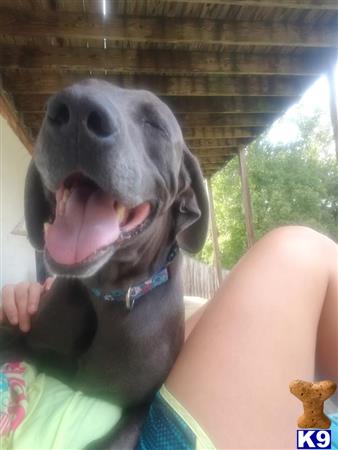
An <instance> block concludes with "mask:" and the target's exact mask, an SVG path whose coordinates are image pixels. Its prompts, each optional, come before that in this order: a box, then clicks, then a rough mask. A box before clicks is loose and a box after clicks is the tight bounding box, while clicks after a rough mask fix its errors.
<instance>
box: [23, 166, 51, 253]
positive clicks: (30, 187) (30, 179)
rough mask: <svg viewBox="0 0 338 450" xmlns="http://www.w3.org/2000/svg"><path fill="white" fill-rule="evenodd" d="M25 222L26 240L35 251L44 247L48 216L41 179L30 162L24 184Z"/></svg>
mask: <svg viewBox="0 0 338 450" xmlns="http://www.w3.org/2000/svg"><path fill="white" fill-rule="evenodd" d="M24 206H25V222H26V228H27V234H28V239H29V241H30V243H31V244H32V245H33V247H34V248H35V249H36V250H42V249H43V247H44V233H43V224H44V223H45V222H47V221H48V219H49V216H50V206H49V204H48V202H47V200H46V197H45V194H44V190H43V185H42V181H41V177H40V174H39V172H38V171H37V168H36V166H35V164H34V162H33V161H31V162H30V164H29V167H28V171H27V175H26V183H25V205H24Z"/></svg>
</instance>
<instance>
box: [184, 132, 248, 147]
mask: <svg viewBox="0 0 338 450" xmlns="http://www.w3.org/2000/svg"><path fill="white" fill-rule="evenodd" d="M246 134H251V136H245V137H240V136H237V137H236V138H218V139H210V138H209V139H189V138H185V140H186V142H187V145H188V147H189V148H192V149H193V151H198V150H199V149H204V148H212V149H224V148H225V147H227V146H228V147H232V145H229V143H230V142H231V141H235V142H237V141H240V144H239V146H240V145H242V142H243V145H245V144H247V145H248V144H249V143H250V142H251V141H252V140H253V139H254V138H255V137H256V135H252V134H253V133H246Z"/></svg>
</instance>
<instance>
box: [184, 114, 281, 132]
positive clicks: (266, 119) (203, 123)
mask: <svg viewBox="0 0 338 450" xmlns="http://www.w3.org/2000/svg"><path fill="white" fill-rule="evenodd" d="M277 117H278V115H277V114H259V113H256V114H238V113H237V114H236V113H235V114H222V113H210V114H207V113H201V114H199V113H187V114H180V113H178V114H176V118H177V120H178V123H179V124H180V125H181V127H182V128H183V129H184V128H189V127H214V128H218V127H221V128H223V127H234V126H235V127H265V126H268V125H269V124H271V123H272V122H273V121H274V120H276V119H277Z"/></svg>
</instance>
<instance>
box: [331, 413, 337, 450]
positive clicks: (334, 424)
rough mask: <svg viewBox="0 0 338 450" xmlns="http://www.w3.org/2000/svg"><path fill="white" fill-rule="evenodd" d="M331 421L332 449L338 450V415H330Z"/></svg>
mask: <svg viewBox="0 0 338 450" xmlns="http://www.w3.org/2000/svg"><path fill="white" fill-rule="evenodd" d="M329 417H330V419H331V427H330V430H331V449H332V450H338V413H337V414H329Z"/></svg>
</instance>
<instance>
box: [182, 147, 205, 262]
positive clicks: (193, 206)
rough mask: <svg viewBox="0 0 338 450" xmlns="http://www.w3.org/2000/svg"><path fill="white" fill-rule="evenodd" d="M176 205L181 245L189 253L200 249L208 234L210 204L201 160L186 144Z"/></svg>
mask: <svg viewBox="0 0 338 450" xmlns="http://www.w3.org/2000/svg"><path fill="white" fill-rule="evenodd" d="M176 205H177V218H176V233H177V242H178V245H179V246H180V247H181V248H182V249H183V250H185V251H187V252H189V253H196V252H198V251H199V250H200V249H201V248H202V247H203V244H204V242H205V240H206V237H207V233H208V219H209V204H208V197H207V195H206V192H205V188H204V183H203V175H202V171H201V168H200V166H199V163H198V161H197V159H196V158H195V157H194V156H193V155H192V154H191V153H190V151H189V150H188V148H186V147H185V148H184V150H183V161H182V167H181V172H180V189H179V193H178V196H177V202H176Z"/></svg>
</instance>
